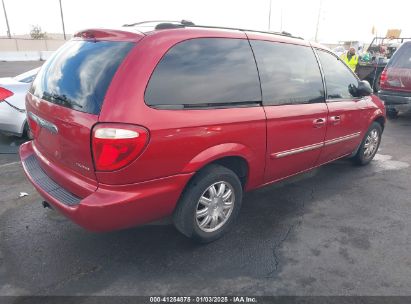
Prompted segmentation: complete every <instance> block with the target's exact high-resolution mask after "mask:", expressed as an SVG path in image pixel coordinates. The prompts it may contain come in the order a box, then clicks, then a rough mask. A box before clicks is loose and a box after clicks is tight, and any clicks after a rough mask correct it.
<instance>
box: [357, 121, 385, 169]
mask: <svg viewBox="0 0 411 304" xmlns="http://www.w3.org/2000/svg"><path fill="white" fill-rule="evenodd" d="M381 135H382V127H381V125H380V124H379V123H377V122H373V123H372V124H371V126H370V128H369V129H368V131H367V133H365V136H364V139H363V140H362V142H361V145H360V148H359V149H358V152H357V154H356V155H355V156H354V157H353V161H354V163H356V164H357V165H360V166H364V165H367V164H369V163H370V161H371V160H372V159H373V158H374V156H375V154H376V153H377V151H378V148H379V146H380V143H381Z"/></svg>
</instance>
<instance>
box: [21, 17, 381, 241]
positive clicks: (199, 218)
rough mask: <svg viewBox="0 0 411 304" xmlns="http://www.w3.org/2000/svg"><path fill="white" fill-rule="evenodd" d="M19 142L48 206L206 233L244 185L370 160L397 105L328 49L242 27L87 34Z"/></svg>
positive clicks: (38, 99)
mask: <svg viewBox="0 0 411 304" xmlns="http://www.w3.org/2000/svg"><path fill="white" fill-rule="evenodd" d="M26 104H27V112H28V118H29V122H30V127H31V129H32V132H33V134H34V140H33V141H30V142H28V143H26V144H24V145H22V146H21V148H20V156H21V159H22V163H23V167H24V170H25V172H26V174H27V176H28V178H29V179H30V181H31V182H32V183H33V184H34V186H35V187H36V189H37V190H38V191H39V193H40V194H41V195H42V196H43V197H44V200H45V201H46V203H45V204H50V205H51V206H53V207H54V208H55V209H57V210H59V211H60V212H62V213H63V214H65V215H66V216H67V217H69V218H71V219H72V220H73V221H75V222H76V223H78V224H79V225H81V226H83V227H85V228H87V229H90V230H94V231H109V230H114V229H123V228H128V227H132V226H136V225H140V224H144V223H147V222H150V221H155V220H158V219H161V218H164V217H167V216H173V219H174V223H175V226H176V227H177V229H178V230H180V231H181V232H182V233H183V234H185V235H186V236H188V237H191V238H194V239H196V240H199V241H202V242H207V241H212V240H214V239H216V238H218V237H220V236H221V235H222V234H223V233H224V232H225V231H226V230H227V229H228V228H230V227H231V226H232V225H233V221H234V219H235V218H236V216H237V215H238V213H239V210H240V207H241V201H242V197H243V192H244V191H249V190H252V189H256V188H258V187H262V186H264V185H268V184H271V183H273V182H276V181H278V180H281V179H284V178H287V177H289V176H292V175H295V174H298V173H301V172H304V171H307V170H310V169H312V168H315V167H318V166H320V165H322V164H325V163H328V162H331V161H333V160H336V159H339V158H342V157H347V156H351V157H353V159H354V160H355V161H356V162H357V163H358V164H363V165H364V164H367V163H369V162H370V161H371V160H372V159H373V157H374V155H375V153H376V152H377V150H378V146H379V144H380V139H381V134H382V131H383V128H384V123H385V114H384V113H385V110H384V106H383V104H382V102H381V101H380V99H379V98H378V97H377V96H375V95H373V94H372V89H371V87H370V85H369V84H368V83H367V82H361V81H360V80H359V79H358V78H357V77H356V76H355V74H354V73H353V72H352V71H351V70H350V69H349V68H348V67H347V66H346V65H345V64H344V63H343V62H341V60H340V59H339V58H338V57H336V56H335V55H334V54H333V53H332V52H330V51H328V50H327V49H326V48H324V47H322V46H321V45H317V44H311V43H310V42H308V41H305V40H302V39H298V38H293V37H289V36H288V35H277V34H272V33H263V32H255V31H247V30H240V29H224V28H212V27H200V26H194V25H192V24H186V23H182V24H177V25H175V24H168V23H166V24H159V25H158V26H157V27H156V29H155V30H151V31H148V32H141V31H138V30H136V29H135V28H133V27H125V28H123V29H122V30H93V29H91V30H85V31H82V32H80V33H78V34H76V35H75V37H74V39H72V40H71V41H69V42H67V43H66V44H65V45H64V46H62V47H61V48H60V49H59V50H58V51H57V52H56V53H55V54H54V56H53V57H51V58H50V59H49V60H48V61H47V62H46V63H45V64H44V65H43V67H42V68H41V70H40V72H39V73H38V75H37V77H36V79H35V80H34V82H33V85H32V88H31V89H30V91H29V93H28V95H27V100H26Z"/></svg>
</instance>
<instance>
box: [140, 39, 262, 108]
mask: <svg viewBox="0 0 411 304" xmlns="http://www.w3.org/2000/svg"><path fill="white" fill-rule="evenodd" d="M145 101H146V103H147V104H148V105H152V106H160V105H190V106H200V105H210V104H212V105H215V104H227V103H245V102H259V101H261V91H260V83H259V80H258V74H257V67H256V64H255V61H254V57H253V53H252V51H251V48H250V45H249V43H248V41H247V40H243V39H226V38H197V39H192V40H187V41H183V42H180V43H178V44H177V45H175V46H174V47H172V48H171V49H170V50H169V51H168V52H167V53H166V54H165V56H164V57H163V58H162V59H161V61H160V63H159V64H158V65H157V67H156V69H155V70H154V72H153V74H152V76H151V79H150V82H149V84H148V87H147V90H146V93H145Z"/></svg>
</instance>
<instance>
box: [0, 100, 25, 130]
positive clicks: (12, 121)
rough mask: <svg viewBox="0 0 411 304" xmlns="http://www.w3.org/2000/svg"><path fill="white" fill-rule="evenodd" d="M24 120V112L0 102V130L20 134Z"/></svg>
mask: <svg viewBox="0 0 411 304" xmlns="http://www.w3.org/2000/svg"><path fill="white" fill-rule="evenodd" d="M25 122H26V113H25V112H23V113H22V112H19V111H17V110H16V109H13V108H12V107H11V106H9V105H8V104H7V103H6V102H1V103H0V132H4V133H9V134H13V135H17V136H21V135H22V134H23V131H24V123H25Z"/></svg>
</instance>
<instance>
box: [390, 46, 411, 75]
mask: <svg viewBox="0 0 411 304" xmlns="http://www.w3.org/2000/svg"><path fill="white" fill-rule="evenodd" d="M388 66H389V67H392V68H405V69H411V43H405V44H403V45H402V46H401V47H400V48H399V49H398V50H397V52H395V53H394V55H393V57H392V58H391V60H390V61H389V64H388Z"/></svg>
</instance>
